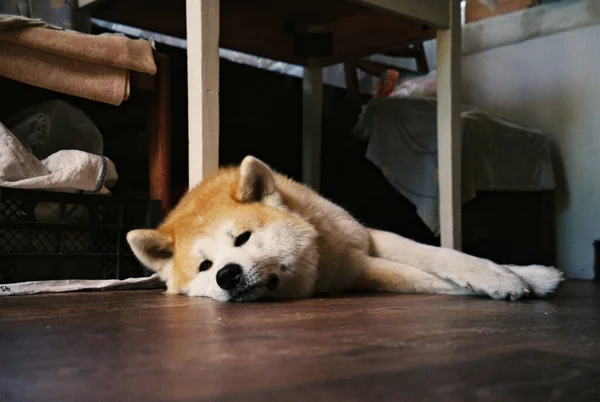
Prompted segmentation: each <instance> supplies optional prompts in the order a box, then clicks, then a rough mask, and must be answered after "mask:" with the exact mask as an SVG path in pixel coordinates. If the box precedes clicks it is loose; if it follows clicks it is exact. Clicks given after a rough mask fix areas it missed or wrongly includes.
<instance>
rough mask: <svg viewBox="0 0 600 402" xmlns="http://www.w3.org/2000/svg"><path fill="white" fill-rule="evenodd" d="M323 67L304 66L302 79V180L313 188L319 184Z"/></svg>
mask: <svg viewBox="0 0 600 402" xmlns="http://www.w3.org/2000/svg"><path fill="white" fill-rule="evenodd" d="M322 119H323V68H321V67H305V68H304V77H303V80H302V181H303V182H304V183H305V184H307V185H309V186H310V187H311V188H312V189H313V190H315V191H318V190H319V188H320V186H321V129H322Z"/></svg>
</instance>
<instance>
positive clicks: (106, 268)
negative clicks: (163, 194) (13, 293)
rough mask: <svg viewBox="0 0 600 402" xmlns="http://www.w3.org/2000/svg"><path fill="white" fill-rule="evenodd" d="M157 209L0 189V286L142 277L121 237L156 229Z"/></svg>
mask: <svg viewBox="0 0 600 402" xmlns="http://www.w3.org/2000/svg"><path fill="white" fill-rule="evenodd" d="M160 211H161V208H160V201H158V200H148V199H134V198H124V197H116V196H103V195H84V194H71V193H56V192H46V191H32V190H15V189H8V188H1V187H0V283H14V282H23V281H32V280H49V279H125V278H132V277H142V276H148V275H149V274H150V272H149V271H148V270H147V269H146V268H145V267H143V266H142V265H141V264H140V263H139V262H138V261H137V260H136V258H135V257H134V255H133V253H132V252H131V249H130V248H129V245H128V244H127V240H126V239H125V236H126V235H127V232H128V231H130V230H132V229H139V228H154V227H156V226H157V225H158V223H159V222H160V219H161V212H160Z"/></svg>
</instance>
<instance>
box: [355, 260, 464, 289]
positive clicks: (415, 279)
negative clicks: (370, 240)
mask: <svg viewBox="0 0 600 402" xmlns="http://www.w3.org/2000/svg"><path fill="white" fill-rule="evenodd" d="M357 262H358V261H357ZM360 263H361V267H362V268H361V274H360V275H359V277H358V282H357V284H356V287H357V290H362V291H372V292H393V293H430V294H452V295H474V294H476V292H473V291H470V290H469V289H466V288H463V287H461V286H458V285H456V284H455V283H453V282H450V281H446V280H444V279H442V278H439V277H437V276H435V275H433V274H430V273H428V272H425V271H421V270H419V269H417V268H414V267H411V266H410V265H406V264H402V263H399V262H396V261H391V260H387V259H384V258H377V257H369V256H364V257H361V258H360Z"/></svg>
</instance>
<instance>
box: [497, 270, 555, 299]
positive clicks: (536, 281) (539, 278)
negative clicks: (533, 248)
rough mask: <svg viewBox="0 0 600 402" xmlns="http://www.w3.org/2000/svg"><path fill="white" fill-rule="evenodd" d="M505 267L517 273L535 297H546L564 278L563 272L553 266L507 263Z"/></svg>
mask: <svg viewBox="0 0 600 402" xmlns="http://www.w3.org/2000/svg"><path fill="white" fill-rule="evenodd" d="M506 268H508V269H510V270H511V271H512V272H514V273H515V274H517V275H519V276H520V277H521V278H522V279H523V280H524V281H525V282H526V283H527V285H529V287H530V288H531V291H532V292H533V294H534V295H535V296H537V297H546V296H549V295H550V294H552V293H554V292H556V291H557V290H558V289H559V288H560V285H561V283H562V282H563V281H564V280H565V278H564V275H563V273H562V272H560V271H559V270H558V269H556V268H553V267H546V266H543V265H528V266H517V265H507V266H506Z"/></svg>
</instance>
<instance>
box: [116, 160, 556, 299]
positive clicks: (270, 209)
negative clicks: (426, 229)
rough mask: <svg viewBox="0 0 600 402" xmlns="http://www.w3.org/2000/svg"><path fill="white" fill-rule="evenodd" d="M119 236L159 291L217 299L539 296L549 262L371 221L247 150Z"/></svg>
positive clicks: (549, 276) (547, 283) (552, 286)
mask: <svg viewBox="0 0 600 402" xmlns="http://www.w3.org/2000/svg"><path fill="white" fill-rule="evenodd" d="M127 240H128V242H129V244H130V245H131V248H132V250H133V252H134V253H135V255H136V256H137V258H138V259H139V260H140V261H141V262H142V263H143V264H145V265H146V266H148V267H149V268H150V269H152V270H154V271H155V272H157V273H158V274H159V276H160V277H161V278H162V279H163V280H164V281H165V282H166V284H167V293H169V294H185V295H189V296H206V297H212V298H213V299H216V300H224V301H250V300H257V299H262V298H267V297H276V298H284V297H285V298H301V297H309V296H311V295H312V294H313V293H315V292H342V291H354V290H356V291H374V292H398V293H443V294H454V295H488V296H490V297H492V298H494V299H506V298H510V299H513V300H514V299H520V298H523V297H525V296H528V295H532V296H538V297H543V296H546V295H548V294H550V293H552V292H554V291H555V290H556V289H557V288H558V286H559V284H560V282H561V281H562V279H563V276H562V273H561V272H559V271H558V270H557V269H555V268H551V267H545V266H539V265H532V266H526V267H525V266H523V267H521V266H506V265H499V264H495V263H493V262H491V261H488V260H485V259H481V258H476V257H472V256H469V255H466V254H464V253H461V252H458V251H455V250H452V249H445V248H440V247H433V246H428V245H423V244H419V243H416V242H414V241H412V240H409V239H406V238H403V237H401V236H398V235H396V234H393V233H389V232H383V231H379V230H374V229H369V228H366V227H364V226H363V225H361V224H360V223H359V222H358V221H356V220H355V219H354V218H353V217H352V216H350V214H349V213H348V212H346V211H345V210H344V209H342V208H341V207H339V206H337V205H335V204H333V203H332V202H330V201H328V200H326V199H324V198H323V197H321V196H319V195H318V194H317V193H315V192H314V191H312V190H311V189H309V188H307V187H305V186H303V185H301V184H299V183H297V182H294V181H293V180H291V179H289V178H287V177H285V176H283V175H281V174H278V173H276V172H274V171H272V170H271V169H270V168H269V167H268V166H267V165H266V164H264V163H263V162H261V161H260V160H258V159H256V158H254V157H252V156H248V157H246V158H245V159H244V160H243V162H242V163H241V165H240V166H239V167H234V168H223V169H220V170H219V171H218V172H217V173H216V174H214V175H213V176H212V177H209V178H207V179H206V180H204V181H203V182H202V183H201V184H200V185H198V186H197V187H196V188H194V189H192V190H191V191H189V192H188V193H187V194H186V195H185V196H184V198H183V199H182V200H181V202H180V203H179V205H178V206H177V207H176V208H175V209H174V210H173V211H172V212H171V213H170V214H169V215H168V217H167V218H166V219H165V221H164V222H163V223H162V224H161V225H160V227H159V228H158V229H156V230H134V231H131V232H129V233H128V235H127Z"/></svg>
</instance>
